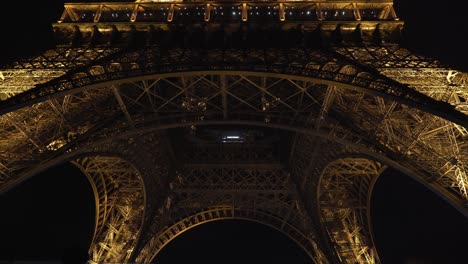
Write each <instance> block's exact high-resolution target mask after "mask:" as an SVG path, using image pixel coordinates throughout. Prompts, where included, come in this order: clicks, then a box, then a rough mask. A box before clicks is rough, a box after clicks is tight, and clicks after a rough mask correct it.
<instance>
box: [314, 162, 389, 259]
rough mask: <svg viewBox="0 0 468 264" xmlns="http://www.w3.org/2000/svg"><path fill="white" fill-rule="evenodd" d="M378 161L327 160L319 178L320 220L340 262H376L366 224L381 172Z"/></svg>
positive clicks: (367, 224) (368, 226)
mask: <svg viewBox="0 0 468 264" xmlns="http://www.w3.org/2000/svg"><path fill="white" fill-rule="evenodd" d="M381 171H382V166H381V164H379V163H378V162H374V161H371V160H369V159H364V158H343V159H339V160H336V161H333V162H331V163H330V164H329V165H328V166H327V167H326V169H325V170H324V171H323V174H322V176H321V178H320V182H319V185H318V192H317V196H318V198H317V199H318V203H319V205H318V207H319V208H320V213H321V222H322V225H323V226H324V228H325V233H327V234H328V235H329V236H330V238H331V240H332V243H333V246H334V247H335V250H336V251H337V252H338V255H339V256H340V258H341V259H340V260H341V262H343V263H363V264H364V263H380V261H379V258H378V255H377V251H376V249H375V246H374V243H373V241H372V235H371V230H370V225H369V219H370V217H369V205H370V196H371V191H372V187H371V185H372V184H373V182H374V180H375V179H376V178H377V176H378V175H379V174H380V173H381Z"/></svg>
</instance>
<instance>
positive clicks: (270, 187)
mask: <svg viewBox="0 0 468 264" xmlns="http://www.w3.org/2000/svg"><path fill="white" fill-rule="evenodd" d="M225 6H226V7H227V6H229V7H235V8H234V9H233V10H234V11H232V12H236V13H235V14H233V17H232V18H231V20H229V19H228V22H229V23H227V24H229V26H230V27H227V28H226V30H228V31H229V34H231V33H234V32H237V31H235V30H238V29H239V30H241V29H242V27H239V28H236V27H237V26H233V25H234V24H235V25H237V24H238V23H239V22H240V21H243V22H249V23H250V24H248V25H257V24H258V23H259V20H258V19H257V20H256V18H260V17H261V16H262V17H263V16H266V15H268V16H271V20H268V21H270V22H271V23H267V24H271V25H273V24H275V23H273V22H275V21H276V20H279V23H282V22H290V24H287V23H285V24H284V25H283V26H284V27H281V30H288V29H291V28H297V26H301V25H302V26H305V31H304V32H306V33H307V34H309V33H312V30H315V29H320V30H319V35H320V36H325V37H326V38H328V39H334V42H333V43H334V44H333V45H328V46H326V47H323V46H322V47H312V46H307V45H303V43H302V44H297V43H296V44H297V45H291V46H288V47H284V48H278V47H273V46H274V45H272V47H270V46H268V47H255V45H253V44H252V43H251V44H252V45H247V44H248V42H243V44H241V45H239V46H235V45H233V46H229V45H224V44H223V45H220V46H210V47H202V46H196V45H195V46H193V47H192V46H190V45H188V46H187V45H186V42H187V39H188V40H190V38H187V39H185V42H184V40H181V41H179V40H180V38H175V39H176V40H177V41H175V40H174V39H172V38H173V37H177V28H176V29H174V28H173V26H174V24H173V23H172V24H171V22H172V21H174V22H177V23H178V22H181V23H182V24H183V23H185V22H186V20H184V19H183V18H182V16H185V15H182V14H183V13H184V12H188V13H189V14H188V15H187V17H188V18H190V19H193V18H197V19H200V21H201V23H205V22H210V24H209V25H210V26H208V29H207V31H203V32H205V33H210V34H211V33H213V32H217V30H218V29H219V28H218V26H219V25H220V22H222V21H224V17H223V16H224V15H221V14H219V11H220V9H221V7H225ZM256 7H258V9H259V11H258V12H259V14H258V17H257V13H255V14H253V12H254V11H253V9H255V10H256V9H257V8H256ZM269 7H270V8H269ZM293 7H294V9H295V10H296V11H292V10H293ZM161 8H162V9H161ZM165 8H166V9H165ZM183 8H187V9H183ZM197 8H198V9H197ZM236 8H237V9H236ZM251 8H252V9H251ZM269 9H270V11H268V10H269ZM286 9H287V11H286ZM183 10H188V11H183ZM194 10H195V11H194ZM208 10H209V11H210V12H207V11H208ZM198 11H199V12H200V14H198ZM250 12H252V14H251V13H250ZM255 12H257V11H255ZM268 12H272V14H268ZM290 12H291V13H290ZM301 12H302V13H304V12H305V14H306V15H308V14H307V12H311V13H313V15H311V17H310V18H307V19H305V18H304V19H303V18H301V15H303V14H302V13H301ZM202 13H203V14H202ZM335 13H337V15H336V16H334V15H333V16H331V15H332V14H335ZM262 19H264V18H262ZM301 19H302V20H301ZM396 19H397V17H396V15H395V14H394V11H393V8H392V6H391V3H387V2H380V1H370V2H369V1H354V2H353V3H344V2H341V1H337V2H333V1H323V2H320V1H319V2H315V1H314V2H312V1H306V2H300V1H298V2H275V3H273V2H255V3H254V2H242V1H240V2H226V3H224V2H223V3H215V2H203V3H198V2H157V3H153V2H146V1H140V2H135V3H93V4H87V5H84V4H66V5H65V11H64V15H63V16H62V18H61V19H60V20H59V23H56V24H54V30H56V31H55V32H56V35H57V37H58V38H59V39H60V41H61V42H60V43H61V44H60V45H58V46H57V47H56V48H54V49H51V50H49V51H45V52H44V53H42V54H40V55H38V56H34V57H32V58H29V59H24V60H20V61H18V62H16V63H13V64H12V65H6V66H2V68H1V69H0V99H1V100H2V101H0V191H2V192H3V191H6V190H8V189H11V188H13V187H15V186H16V185H17V184H18V183H19V182H21V181H23V180H25V179H27V178H29V177H32V176H34V175H35V174H37V173H38V172H40V171H42V170H44V169H47V168H49V167H51V166H54V165H56V164H59V163H60V162H64V161H70V160H73V161H74V163H75V164H76V165H77V166H78V167H80V168H81V169H82V170H83V171H84V172H85V174H86V175H87V176H88V178H89V179H90V182H91V184H92V186H93V188H94V191H95V196H96V208H97V221H96V223H97V224H96V230H95V236H94V238H93V244H92V247H91V249H90V252H91V255H90V258H91V260H92V261H95V262H110V261H116V262H132V261H137V262H149V261H151V260H152V259H153V258H154V257H155V255H156V254H157V252H158V251H159V250H160V249H161V248H162V247H164V246H165V245H166V244H167V243H169V242H170V241H171V239H173V238H174V237H176V236H177V235H179V234H180V233H181V232H183V231H185V230H188V229H189V228H193V227H195V226H196V225H199V224H203V223H206V222H209V221H214V220H219V219H226V218H233V219H247V220H252V221H258V222H260V223H263V224H266V225H270V226H272V227H274V228H276V229H278V230H279V231H281V232H284V233H285V234H287V235H289V236H290V237H291V239H293V240H294V241H296V242H297V243H298V245H300V246H301V247H302V248H303V249H304V250H305V251H306V252H307V253H308V254H309V255H310V256H311V259H312V260H313V261H315V262H316V263H327V261H331V262H333V261H335V260H338V261H341V262H345V263H346V262H348V263H372V262H378V256H377V254H376V252H375V248H374V246H373V243H372V237H371V233H370V230H369V222H368V221H369V220H368V217H366V216H367V214H368V210H369V208H368V201H369V194H370V191H371V189H372V181H373V180H374V179H375V178H376V177H377V176H378V175H379V173H380V171H381V170H382V169H383V168H385V167H386V166H389V167H393V168H395V169H397V170H399V171H401V172H402V173H405V174H407V175H409V176H411V177H413V178H415V179H417V180H418V181H420V182H421V183H423V184H425V185H426V186H428V187H429V188H431V189H432V190H434V191H435V192H437V193H438V194H439V195H441V196H443V197H444V198H446V199H447V200H448V201H449V202H450V203H452V205H454V206H455V207H456V208H457V209H458V210H460V211H461V212H462V213H463V214H468V212H467V210H466V201H467V199H468V175H467V173H468V171H467V170H468V169H467V166H468V165H467V164H468V144H467V138H468V118H467V113H468V106H467V101H468V92H467V88H466V84H467V80H468V79H467V74H466V73H462V72H459V71H456V70H453V69H450V68H449V67H445V66H443V65H440V63H439V62H438V61H437V60H435V59H433V58H427V57H423V56H420V55H417V54H414V53H413V52H411V51H409V50H406V49H403V48H401V47H400V46H398V45H397V44H394V43H388V42H386V40H387V39H389V37H388V36H389V35H391V34H393V33H395V30H397V29H398V26H401V25H402V24H401V22H398V21H390V20H396ZM273 20H275V21H273ZM158 21H159V22H158ZM183 21H185V22H183ZM301 21H302V22H304V23H302V22H301ZM100 22H105V23H100ZM156 22H157V23H156ZM151 23H153V24H154V25H156V24H157V27H156V28H153V29H156V31H157V32H159V31H158V30H160V29H163V31H162V32H159V33H157V34H160V33H161V34H162V35H157V34H156V35H157V36H156V37H154V36H152V37H148V35H151V34H153V33H155V32H152V29H151V27H149V26H148V25H149V24H151ZM195 24H196V23H195ZM260 24H261V23H260ZM260 24H258V25H260ZM246 25H247V24H246ZM378 25H380V26H378ZM199 26H200V25H199V24H197V25H194V27H193V28H191V29H193V30H195V29H197V27H199ZM262 26H263V25H262ZM322 27H323V28H322ZM380 27H382V28H380ZM246 30H247V31H249V30H252V32H253V33H252V32H250V34H251V35H252V34H254V33H255V32H256V31H255V30H253V29H252V28H249V27H247V28H246ZM379 30H381V31H382V32H381V33H382V34H384V35H385V37H383V38H378V39H374V35H373V34H374V33H375V34H377V33H379V32H380V31H379ZM193 32H195V31H193ZM203 32H202V33H203ZM301 32H302V31H301ZM346 32H347V33H346ZM142 33H144V34H145V37H144V38H143V39H144V40H145V41H144V42H145V43H144V44H143V45H141V44H140V45H136V46H133V45H130V44H131V42H133V41H134V40H136V39H138V38H139V37H138V36H140V37H141V34H142ZM237 33H239V32H237ZM237 33H236V34H237ZM241 33H242V34H243V32H240V33H239V34H240V35H242V34H241ZM296 33H297V32H296ZM344 33H346V34H344ZM165 34H168V36H169V37H168V38H166V37H167V36H166V37H164V35H165ZM223 34H224V33H223ZM229 34H227V35H223V38H224V36H228V35H229ZM272 34H273V35H275V33H272ZM349 34H352V35H353V36H354V37H353V38H355V37H356V34H357V35H359V36H360V37H362V38H363V40H362V41H358V42H356V41H355V39H354V40H352V39H350V38H349V37H350V35H349ZM195 35H196V34H195ZM371 35H372V36H371ZM183 36H185V35H183ZM189 36H190V37H193V34H192V35H189ZM242 36H243V35H242ZM320 36H319V37H320ZM359 36H358V37H359ZM179 37H180V35H179ZM276 37H278V36H276ZM167 39H169V40H170V41H169V44H171V43H172V44H174V45H168V43H164V42H165V41H166V40H167ZM240 39H243V37H240ZM370 39H372V41H373V42H372V44H370V43H369V40H370ZM390 39H391V38H390ZM79 40H82V41H79ZM150 40H151V41H150ZM376 40H378V42H375V41H376ZM119 41H120V42H119ZM171 41H172V42H171ZM123 42H125V43H124V44H123ZM335 44H336V45H335ZM211 125H215V126H223V125H237V126H251V127H261V128H267V129H279V130H284V131H288V133H289V134H288V137H287V140H290V147H289V148H288V149H287V151H286V152H287V153H286V154H285V153H281V155H278V153H276V152H274V151H273V150H272V148H271V146H270V145H265V144H260V143H259V142H243V143H241V144H232V145H228V144H222V142H217V143H216V144H214V143H210V144H208V143H206V144H201V145H197V144H178V145H177V144H175V145H174V144H171V143H170V142H171V140H173V139H171V135H170V133H169V132H168V131H169V129H186V131H185V133H186V134H191V133H193V134H196V131H197V129H198V128H199V127H200V126H211ZM282 140H284V138H282ZM173 141H174V140H173ZM165 142H166V143H165ZM284 157H286V158H284ZM140 234H141V235H140ZM323 252H326V254H324V253H323ZM325 255H326V257H325Z"/></svg>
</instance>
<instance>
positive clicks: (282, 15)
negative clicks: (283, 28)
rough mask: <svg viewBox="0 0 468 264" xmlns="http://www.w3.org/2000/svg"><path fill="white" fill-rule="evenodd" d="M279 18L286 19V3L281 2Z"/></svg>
mask: <svg viewBox="0 0 468 264" xmlns="http://www.w3.org/2000/svg"><path fill="white" fill-rule="evenodd" d="M279 19H280V21H284V20H286V14H285V13H284V4H283V3H280V4H279Z"/></svg>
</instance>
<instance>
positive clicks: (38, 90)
mask: <svg viewBox="0 0 468 264" xmlns="http://www.w3.org/2000/svg"><path fill="white" fill-rule="evenodd" d="M328 64H329V63H327V64H325V67H324V68H325V70H324V69H315V68H314V67H305V68H301V67H292V66H285V65H272V66H270V67H267V68H265V65H261V66H257V67H256V66H255V65H251V66H249V67H248V68H252V69H251V70H250V69H247V70H246V69H237V68H236V67H228V69H223V68H222V67H221V68H217V69H200V70H194V69H196V68H197V67H195V66H193V65H191V66H187V65H185V66H183V67H181V69H172V68H171V70H167V69H166V70H161V69H153V71H152V70H145V71H142V70H141V69H140V68H137V69H133V70H129V69H127V70H125V71H124V70H123V69H121V71H122V72H109V70H106V69H105V68H104V67H102V66H100V65H98V66H96V65H95V66H91V68H90V69H89V73H84V72H78V73H75V74H74V76H75V77H74V78H73V76H66V78H65V77H63V78H60V79H58V80H55V81H54V82H51V83H50V84H49V83H48V84H44V85H39V86H37V87H35V88H34V89H31V90H28V91H26V92H24V93H22V94H19V95H17V96H15V97H12V98H9V99H7V100H5V101H0V115H3V114H6V113H9V112H12V111H14V110H17V109H20V108H22V107H25V106H28V105H32V104H35V103H40V102H44V101H46V100H49V99H51V98H55V97H59V96H65V95H68V94H75V93H78V92H81V91H83V90H85V89H94V88H100V87H112V86H114V85H119V84H121V83H126V82H135V81H142V80H154V79H161V78H172V77H179V76H181V75H184V76H196V75H212V74H216V75H233V76H238V75H245V76H254V77H270V78H271V77H273V78H282V79H289V80H296V81H306V82H311V83H315V84H322V85H327V86H337V87H340V88H342V89H345V90H350V91H357V92H362V93H365V94H368V95H373V96H379V97H383V98H386V99H389V100H393V101H396V102H399V103H401V104H403V105H407V106H410V107H413V108H416V109H418V110H421V111H424V112H428V113H431V114H433V115H435V116H438V117H441V118H444V119H447V120H450V121H451V122H454V123H456V124H458V125H461V126H464V127H468V121H467V119H466V115H465V114H463V113H461V112H459V111H457V110H455V109H454V108H453V107H452V106H450V105H449V104H447V103H445V102H442V101H437V100H435V99H433V98H431V97H428V96H426V95H424V94H421V93H418V92H417V91H414V90H412V89H410V88H408V87H406V86H405V85H403V84H399V83H396V82H393V81H389V80H385V79H386V77H384V76H379V77H376V76H373V75H372V74H370V73H367V72H362V71H359V70H358V69H356V68H355V67H354V66H351V65H339V67H335V68H334V69H333V70H328V69H327V68H326V66H327V65H328ZM275 67H276V68H275ZM240 68H242V67H240ZM96 69H99V70H96ZM69 77H71V78H70V79H67V78H69ZM382 78H384V79H382Z"/></svg>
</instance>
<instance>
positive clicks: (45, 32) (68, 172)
mask: <svg viewBox="0 0 468 264" xmlns="http://www.w3.org/2000/svg"><path fill="white" fill-rule="evenodd" d="M7 2H8V3H5V4H4V3H2V12H1V13H2V15H1V17H0V21H1V23H0V25H1V26H2V27H1V30H2V37H1V40H2V45H1V46H0V63H5V62H8V61H11V60H13V59H15V58H19V57H27V56H29V55H32V54H34V53H35V52H37V51H39V50H42V49H45V48H47V47H50V45H51V43H50V36H51V27H50V23H52V22H54V21H56V20H57V19H58V18H59V16H60V14H61V12H62V4H63V1H58V0H53V1H29V2H28V1H7ZM456 3H457V2H456V1H455V0H448V1H443V2H442V3H439V4H437V5H435V4H432V2H429V1H423V0H400V1H395V7H396V9H397V14H398V15H399V16H400V17H401V18H402V19H403V20H404V21H405V23H406V29H405V32H406V34H407V38H406V42H405V45H406V47H407V48H409V49H411V50H413V51H416V52H419V53H422V54H425V55H428V56H434V57H437V58H439V59H440V60H441V61H442V62H444V63H447V64H448V65H451V66H452V67H453V68H457V69H460V70H464V71H468V60H467V59H468V54H467V51H466V47H468V41H467V40H466V39H465V38H466V36H468V34H467V33H468V23H467V21H466V20H465V19H466V16H465V10H464V9H463V8H461V7H459V6H458V5H456ZM20 22H21V23H20ZM22 23H23V24H22ZM92 195H93V194H92V190H91V187H90V186H89V183H88V182H87V179H86V177H84V176H83V175H81V173H80V172H79V171H78V170H77V169H75V168H74V167H73V166H71V165H70V164H63V165H61V166H58V167H56V168H53V169H51V170H49V171H46V172H44V173H42V174H40V175H37V176H35V177H34V178H32V179H31V180H28V181H26V182H25V183H24V184H22V185H21V186H19V187H17V188H16V189H14V190H12V191H11V192H9V193H7V194H6V195H3V196H0V208H1V211H0V212H1V214H0V234H1V235H0V263H2V261H1V260H18V259H23V260H26V259H28V260H32V261H49V262H50V261H52V260H54V261H63V262H66V263H72V260H76V259H80V257H82V256H83V254H86V249H87V247H88V246H89V243H90V239H91V237H92V232H93V225H94V208H93V207H92V206H93V196H92ZM373 197H374V199H373V200H372V210H371V212H372V219H373V220H372V221H373V225H374V233H375V242H376V245H377V248H378V250H379V254H380V256H381V259H382V261H383V263H384V264H387V263H389V264H393V263H401V264H410V263H413V264H419V263H424V264H426V263H431V264H435V263H437V264H438V263H440V264H445V263H448V264H452V263H457V264H458V263H467V260H466V259H467V256H466V249H467V248H468V220H467V218H465V217H464V216H462V215H461V214H460V213H459V212H458V211H456V210H455V209H453V208H451V207H450V206H449V205H448V204H447V203H445V202H444V201H442V200H441V199H440V198H439V197H437V196H436V195H435V194H433V193H432V192H429V191H428V190H426V189H425V188H424V187H422V186H421V185H420V184H417V183H415V182H414V181H413V180H411V179H409V178H408V177H406V176H404V175H401V174H399V173H396V172H389V173H387V174H386V175H384V176H382V177H381V179H380V180H379V181H378V182H377V185H376V188H375V193H374V196H373ZM272 231H273V230H272V229H270V228H268V227H266V226H263V225H259V224H256V223H252V222H245V221H224V222H214V223H211V224H206V225H202V226H201V227H199V228H195V229H192V230H191V231H188V232H186V233H185V234H184V235H182V236H180V237H178V238H176V239H175V240H174V242H173V243H171V244H170V245H169V246H168V247H166V248H165V249H164V250H163V251H162V252H161V254H160V256H159V257H158V259H157V260H158V261H160V262H159V263H162V264H165V263H183V262H184V261H186V260H187V259H189V260H190V262H191V263H301V264H302V263H306V262H305V256H304V253H303V252H301V251H300V250H299V249H298V248H297V247H296V246H295V245H294V244H293V242H291V241H290V240H288V239H286V238H285V237H284V236H283V235H282V234H281V233H278V232H276V231H273V232H272ZM214 252H215V253H214ZM286 259H287V260H286ZM228 260H231V262H229V261H228Z"/></svg>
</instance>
